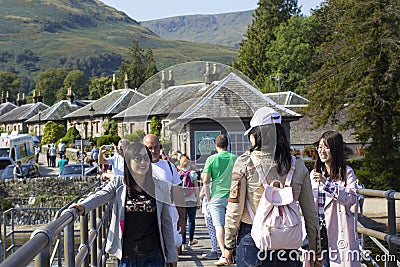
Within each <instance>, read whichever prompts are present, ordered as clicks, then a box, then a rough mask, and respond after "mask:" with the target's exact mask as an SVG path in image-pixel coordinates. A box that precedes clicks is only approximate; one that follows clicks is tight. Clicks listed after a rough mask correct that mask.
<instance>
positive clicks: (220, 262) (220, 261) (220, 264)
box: [214, 256, 228, 266]
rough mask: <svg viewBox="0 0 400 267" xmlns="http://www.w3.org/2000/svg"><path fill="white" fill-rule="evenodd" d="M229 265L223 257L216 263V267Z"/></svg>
mask: <svg viewBox="0 0 400 267" xmlns="http://www.w3.org/2000/svg"><path fill="white" fill-rule="evenodd" d="M227 264H228V263H227V262H226V260H225V258H224V257H223V256H221V257H220V258H219V260H218V261H216V262H214V265H215V266H224V265H227Z"/></svg>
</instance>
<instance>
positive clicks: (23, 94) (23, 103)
mask: <svg viewBox="0 0 400 267" xmlns="http://www.w3.org/2000/svg"><path fill="white" fill-rule="evenodd" d="M26 103H28V100H27V99H26V98H25V93H22V105H25V104H26Z"/></svg>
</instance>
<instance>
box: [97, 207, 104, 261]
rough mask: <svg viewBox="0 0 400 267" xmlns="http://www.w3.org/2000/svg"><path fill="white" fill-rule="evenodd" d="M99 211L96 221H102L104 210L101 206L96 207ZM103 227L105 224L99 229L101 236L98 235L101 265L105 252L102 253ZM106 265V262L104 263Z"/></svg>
mask: <svg viewBox="0 0 400 267" xmlns="http://www.w3.org/2000/svg"><path fill="white" fill-rule="evenodd" d="M96 211H97V217H96V221H97V220H98V221H100V220H101V216H102V212H101V207H98V208H97V209H96ZM103 227H104V225H102V226H101V228H100V229H99V236H98V237H97V249H98V255H99V257H100V258H99V259H97V261H98V263H99V266H103V262H102V259H103V257H102V256H103V254H102V250H103ZM104 265H105V264H104Z"/></svg>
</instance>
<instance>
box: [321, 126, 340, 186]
mask: <svg viewBox="0 0 400 267" xmlns="http://www.w3.org/2000/svg"><path fill="white" fill-rule="evenodd" d="M321 140H323V143H324V145H325V146H327V147H329V150H330V152H331V155H332V162H331V168H330V173H329V176H330V178H331V179H333V180H336V181H337V180H339V181H344V182H346V158H345V155H344V143H343V136H342V135H341V134H340V133H339V132H338V131H327V132H325V133H323V134H322V136H321V137H320V138H319V140H318V143H317V146H318V145H319V143H320V142H321ZM314 169H315V170H317V171H318V172H319V171H320V170H323V171H325V172H326V167H325V163H323V162H322V161H321V158H320V157H319V154H318V153H317V160H316V161H315V164H314Z"/></svg>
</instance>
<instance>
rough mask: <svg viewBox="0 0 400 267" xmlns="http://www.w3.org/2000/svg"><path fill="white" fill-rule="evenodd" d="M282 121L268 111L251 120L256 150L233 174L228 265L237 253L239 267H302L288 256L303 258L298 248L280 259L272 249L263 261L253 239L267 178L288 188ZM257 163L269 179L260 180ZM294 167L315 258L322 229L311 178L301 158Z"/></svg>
mask: <svg viewBox="0 0 400 267" xmlns="http://www.w3.org/2000/svg"><path fill="white" fill-rule="evenodd" d="M281 121H282V118H281V115H280V114H279V113H278V112H276V111H275V110H273V109H271V108H267V107H263V108H260V109H258V110H257V111H256V112H255V113H254V116H253V117H252V119H251V121H250V128H249V129H248V130H247V131H246V132H245V133H244V135H247V136H248V137H249V140H250V142H251V144H252V147H251V149H250V151H247V152H245V153H244V154H243V155H242V156H240V157H239V158H238V159H237V161H236V162H235V165H234V168H233V171H232V183H231V189H230V195H229V199H228V206H227V211H226V217H225V258H226V260H227V262H228V264H231V263H233V252H234V250H235V249H236V260H237V266H238V267H240V266H269V265H271V264H272V265H273V266H285V267H287V266H301V262H300V259H299V258H298V257H297V258H296V257H288V255H289V256H290V255H294V254H293V253H292V254H290V253H291V252H295V253H298V250H297V249H295V250H294V251H293V249H291V250H288V249H287V250H286V249H282V252H283V253H284V255H283V257H280V256H279V253H275V254H274V253H273V252H272V250H267V251H264V257H262V258H260V257H259V256H260V253H259V252H260V250H259V249H258V248H257V247H256V245H255V243H254V240H253V238H252V236H251V229H252V225H253V216H252V215H254V214H255V213H256V211H257V207H258V204H259V202H260V199H261V196H262V195H263V193H264V186H263V183H262V182H261V181H262V180H263V178H266V181H267V183H268V184H269V183H270V182H271V181H274V180H279V181H280V182H281V183H282V184H284V183H285V180H286V177H287V175H288V173H289V170H290V169H291V166H292V157H291V154H290V146H289V142H288V139H287V137H286V134H285V130H284V128H283V127H282V125H281ZM252 154H253V156H252ZM252 158H253V159H254V158H256V159H257V160H258V162H259V164H260V165H259V166H261V168H262V169H263V172H264V174H265V176H266V177H263V178H262V177H259V172H258V171H256V168H255V165H256V164H255V163H254V162H253V160H252ZM293 163H294V161H293ZM257 165H258V164H257ZM294 167H295V170H294V172H293V176H292V181H291V187H292V189H293V197H294V200H296V201H298V202H299V203H300V206H301V209H302V213H303V216H304V219H305V226H306V231H307V235H308V240H309V246H310V250H313V251H314V254H313V255H316V254H318V253H319V250H320V245H319V226H318V216H317V212H316V209H315V205H314V201H313V196H312V189H311V183H310V179H309V174H308V170H307V168H306V166H305V165H304V162H303V160H302V159H299V158H297V159H296V160H295V163H294ZM246 202H247V203H246ZM249 209H251V211H249ZM297 255H298V254H297ZM311 263H312V264H314V263H315V262H314V261H312V262H311ZM318 263H320V262H318Z"/></svg>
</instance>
